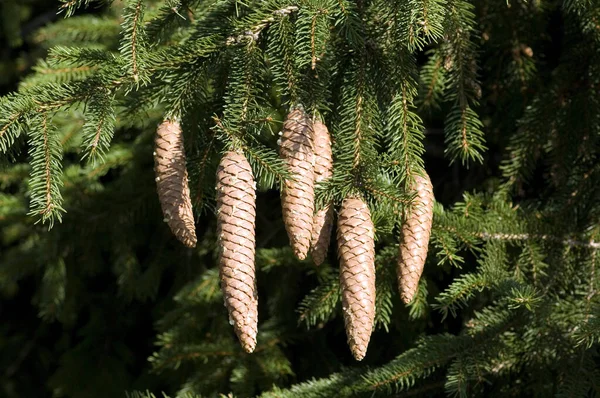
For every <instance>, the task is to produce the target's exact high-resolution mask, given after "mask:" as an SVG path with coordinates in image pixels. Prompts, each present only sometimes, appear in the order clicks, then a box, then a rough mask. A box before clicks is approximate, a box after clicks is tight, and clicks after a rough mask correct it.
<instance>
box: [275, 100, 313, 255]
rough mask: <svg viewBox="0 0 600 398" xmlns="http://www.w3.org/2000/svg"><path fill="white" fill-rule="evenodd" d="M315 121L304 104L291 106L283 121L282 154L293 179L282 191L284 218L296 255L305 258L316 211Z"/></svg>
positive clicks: (280, 152)
mask: <svg viewBox="0 0 600 398" xmlns="http://www.w3.org/2000/svg"><path fill="white" fill-rule="evenodd" d="M312 139H313V129H312V122H311V121H310V119H309V118H308V116H307V115H306V113H305V112H304V110H303V109H302V108H301V107H297V108H295V109H294V110H292V111H291V112H290V113H289V114H288V116H287V118H286V120H285V122H284V124H283V130H282V133H281V140H280V144H279V155H280V156H281V158H282V159H283V160H284V161H285V162H286V163H287V165H288V169H289V171H290V173H291V175H292V177H293V180H287V181H286V182H285V185H284V187H283V192H282V193H281V205H282V208H283V209H282V210H283V211H282V212H283V222H284V224H285V229H286V230H287V233H288V237H289V239H290V244H291V246H292V249H293V251H294V255H295V256H296V257H297V258H298V259H300V260H304V259H305V258H306V255H307V254H308V249H309V247H310V236H311V233H312V225H313V213H314V182H315V179H314V170H313V168H314V153H313V145H312Z"/></svg>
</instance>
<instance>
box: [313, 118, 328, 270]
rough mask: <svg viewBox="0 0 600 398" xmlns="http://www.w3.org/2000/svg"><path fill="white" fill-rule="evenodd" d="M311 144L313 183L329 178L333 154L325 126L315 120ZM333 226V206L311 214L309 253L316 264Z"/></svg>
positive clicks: (324, 252) (324, 249) (321, 262)
mask: <svg viewBox="0 0 600 398" xmlns="http://www.w3.org/2000/svg"><path fill="white" fill-rule="evenodd" d="M313 146H314V151H315V168H314V171H315V183H317V182H322V181H324V180H326V179H328V178H330V177H331V176H332V174H333V155H332V153H331V138H330V137H329V131H327V126H325V124H324V123H323V122H320V121H316V122H315V123H314V125H313ZM332 226H333V206H331V203H328V204H326V205H325V207H323V208H322V209H321V210H319V211H318V212H316V213H315V215H314V216H313V228H312V237H311V241H310V253H311V255H312V258H313V261H314V262H315V264H316V265H321V264H323V261H325V257H326V256H327V249H328V248H329V240H330V239H331V227H332Z"/></svg>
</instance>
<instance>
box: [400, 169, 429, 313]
mask: <svg viewBox="0 0 600 398" xmlns="http://www.w3.org/2000/svg"><path fill="white" fill-rule="evenodd" d="M414 190H415V191H416V192H417V196H416V198H415V201H414V202H413V206H412V209H411V210H410V213H409V214H408V215H407V218H406V220H405V222H404V225H403V226H402V236H401V241H400V248H399V254H398V268H397V276H398V287H399V289H400V296H401V297H402V300H403V301H404V302H405V303H406V304H408V303H410V302H411V301H412V299H413V297H414V296H415V293H416V292H417V287H418V286H419V278H421V274H422V273H423V266H424V265H425V259H426V258H427V248H428V246H429V235H430V234H431V224H432V221H433V202H434V200H435V198H434V197H433V186H432V185H431V181H430V180H429V176H427V174H425V177H421V176H419V175H417V176H416V177H415V184H414Z"/></svg>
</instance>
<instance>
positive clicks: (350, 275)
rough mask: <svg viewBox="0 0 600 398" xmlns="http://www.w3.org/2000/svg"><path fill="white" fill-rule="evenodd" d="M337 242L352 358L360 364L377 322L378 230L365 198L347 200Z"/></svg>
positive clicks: (339, 218) (341, 214)
mask: <svg viewBox="0 0 600 398" xmlns="http://www.w3.org/2000/svg"><path fill="white" fill-rule="evenodd" d="M337 242H338V256H339V257H340V287H341V289H342V306H343V307H342V308H343V310H344V322H345V324H346V335H347V336H348V345H349V346H350V350H351V351H352V355H354V358H356V359H357V360H358V361H360V360H361V359H363V358H364V357H365V354H366V353H367V346H368V345H369V340H370V339H371V332H372V330H373V322H374V320H375V228H374V226H373V221H371V213H370V212H369V208H368V207H367V205H366V204H365V202H363V201H362V199H359V198H346V199H344V202H343V203H342V208H341V210H340V212H339V214H338V230H337Z"/></svg>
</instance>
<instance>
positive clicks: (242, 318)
mask: <svg viewBox="0 0 600 398" xmlns="http://www.w3.org/2000/svg"><path fill="white" fill-rule="evenodd" d="M255 218H256V184H255V182H254V178H253V176H252V169H251V168H250V164H249V163H248V161H247V160H246V157H245V156H244V155H242V154H240V153H237V152H232V151H230V152H227V153H225V155H224V156H223V159H221V163H220V164H219V167H218V169H217V236H218V237H219V244H220V247H221V251H220V256H219V267H220V268H219V269H220V276H221V289H222V290H223V296H224V299H225V306H226V307H227V311H228V312H229V319H230V323H232V325H233V329H234V330H235V333H236V334H237V336H238V338H239V340H240V343H241V344H242V347H243V348H244V350H245V351H246V352H252V351H254V347H255V346H256V333H257V330H258V295H257V291H256V275H255V270H254V246H255V236H254V220H255Z"/></svg>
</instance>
